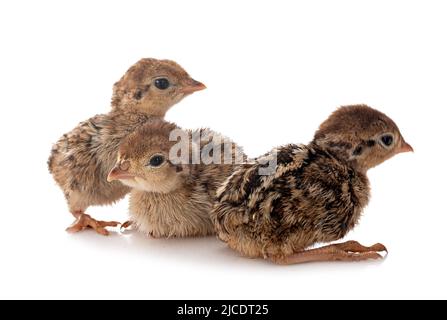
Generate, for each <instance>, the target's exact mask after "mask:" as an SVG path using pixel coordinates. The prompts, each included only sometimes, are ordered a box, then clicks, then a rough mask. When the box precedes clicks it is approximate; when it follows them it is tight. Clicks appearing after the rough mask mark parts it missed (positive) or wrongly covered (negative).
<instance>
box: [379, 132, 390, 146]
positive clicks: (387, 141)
mask: <svg viewBox="0 0 447 320" xmlns="http://www.w3.org/2000/svg"><path fill="white" fill-rule="evenodd" d="M380 140H382V143H383V144H384V145H386V146H387V147H389V146H391V145H392V144H393V136H392V135H390V134H385V135H383V136H382V137H381V138H380Z"/></svg>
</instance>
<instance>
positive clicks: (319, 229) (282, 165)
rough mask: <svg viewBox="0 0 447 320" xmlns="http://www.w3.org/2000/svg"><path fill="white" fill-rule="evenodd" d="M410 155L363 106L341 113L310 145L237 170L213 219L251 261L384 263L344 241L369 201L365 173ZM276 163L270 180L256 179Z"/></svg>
mask: <svg viewBox="0 0 447 320" xmlns="http://www.w3.org/2000/svg"><path fill="white" fill-rule="evenodd" d="M407 151H413V149H412V148H411V146H410V145H409V144H408V143H406V142H405V140H404V139H403V137H402V135H401V133H400V131H399V129H398V127H397V126H396V124H395V123H394V122H393V121H392V120H391V119H390V118H388V117H387V116H386V115H385V114H383V113H381V112H379V111H377V110H374V109H372V108H370V107H368V106H366V105H354V106H345V107H341V108H340V109H338V110H337V111H335V112H334V113H333V114H332V115H331V116H330V117H329V118H328V119H327V120H326V121H325V122H323V123H322V124H321V126H320V128H319V130H318V131H317V132H316V134H315V137H314V139H313V141H312V142H310V143H309V144H308V145H296V144H290V145H286V146H283V147H279V148H278V149H276V150H273V151H272V152H270V153H268V154H266V155H265V156H263V157H260V158H258V159H257V160H256V161H255V162H254V163H252V164H244V165H242V166H240V167H239V168H237V169H236V170H235V172H234V173H233V174H232V175H231V177H230V178H228V180H227V181H226V182H225V183H224V184H223V185H222V187H220V188H219V190H218V192H217V199H218V200H217V202H216V205H215V207H214V209H213V212H212V219H213V222H214V223H215V226H216V230H217V233H218V236H219V237H220V239H222V240H223V241H225V242H227V244H228V245H229V246H230V247H231V248H233V249H235V250H237V251H239V252H240V253H242V254H243V255H245V256H248V257H253V258H254V257H264V258H266V259H270V260H272V261H273V262H276V263H280V264H294V263H302V262H309V261H327V260H345V261H352V260H365V259H370V258H371V259H377V258H381V255H380V254H378V252H380V251H386V248H385V247H384V246H383V245H381V244H376V245H374V246H371V247H365V246H362V245H360V244H359V243H358V242H355V241H348V242H345V243H341V244H332V245H328V246H325V247H321V248H317V249H312V250H305V249H306V248H307V247H309V246H311V245H313V244H315V243H318V242H323V243H324V242H330V241H335V240H338V239H341V238H343V237H344V236H345V235H346V233H347V232H348V231H350V230H351V229H352V228H353V227H354V226H355V225H356V223H357V222H358V220H359V218H360V214H361V212H362V209H363V208H364V207H365V206H366V204H367V203H368V199H369V182H368V178H367V176H366V173H367V171H368V169H370V168H372V167H375V166H377V165H378V164H380V163H382V162H384V161H385V160H387V159H389V158H391V157H392V156H394V155H396V154H398V153H401V152H407ZM275 159H276V161H277V165H276V168H275V169H274V170H273V173H272V174H271V175H259V169H263V168H265V166H266V163H272V161H274V160H275Z"/></svg>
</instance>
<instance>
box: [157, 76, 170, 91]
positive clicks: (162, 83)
mask: <svg viewBox="0 0 447 320" xmlns="http://www.w3.org/2000/svg"><path fill="white" fill-rule="evenodd" d="M154 85H155V86H156V87H157V88H158V89H160V90H166V89H167V88H169V85H170V83H169V80H168V79H166V78H158V79H155V81H154Z"/></svg>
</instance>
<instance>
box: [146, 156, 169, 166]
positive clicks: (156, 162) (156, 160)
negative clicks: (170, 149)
mask: <svg viewBox="0 0 447 320" xmlns="http://www.w3.org/2000/svg"><path fill="white" fill-rule="evenodd" d="M164 161H165V158H164V157H163V156H160V155H156V156H153V157H152V158H150V159H149V165H150V166H151V167H159V166H161V165H162V164H163V162H164Z"/></svg>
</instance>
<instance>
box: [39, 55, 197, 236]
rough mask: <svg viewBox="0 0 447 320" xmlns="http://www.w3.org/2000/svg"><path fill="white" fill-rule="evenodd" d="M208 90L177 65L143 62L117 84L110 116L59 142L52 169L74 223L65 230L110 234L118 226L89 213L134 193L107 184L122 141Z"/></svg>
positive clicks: (94, 120)
mask: <svg viewBox="0 0 447 320" xmlns="http://www.w3.org/2000/svg"><path fill="white" fill-rule="evenodd" d="M204 88H205V86H204V85H203V84H202V83H200V82H197V81H195V80H193V79H192V78H191V77H190V76H189V75H188V74H187V73H186V71H185V70H183V68H182V67H180V66H179V65H178V64H177V63H175V62H173V61H170V60H156V59H142V60H140V61H138V62H137V63H136V64H135V65H133V66H132V67H131V68H130V69H129V70H128V71H127V72H126V74H125V75H124V76H123V77H122V78H121V79H120V80H119V81H118V82H117V83H115V85H114V87H113V98H112V110H111V111H110V112H109V113H107V114H100V115H96V116H94V117H92V118H90V119H88V120H86V121H84V122H81V123H80V124H79V125H78V126H77V127H76V128H74V129H73V130H72V131H70V132H69V133H66V134H64V135H63V136H62V137H61V138H60V139H59V141H58V142H57V143H56V144H55V145H54V146H53V149H52V151H51V155H50V158H49V160H48V167H49V170H50V172H51V173H52V175H53V177H54V179H55V180H56V182H57V183H58V184H59V186H60V187H61V189H62V191H63V192H64V195H65V198H66V200H67V202H68V207H69V210H70V212H71V213H72V214H73V216H74V217H75V218H76V221H75V222H74V223H73V224H72V225H71V226H70V227H69V228H68V229H67V231H69V232H77V231H80V230H82V229H84V228H88V227H90V228H93V229H95V230H96V231H97V232H98V233H100V234H103V235H107V234H108V231H107V230H106V229H105V227H106V226H116V225H118V222H115V221H111V222H105V221H96V220H95V219H93V218H92V217H90V216H89V215H87V214H85V210H86V209H87V208H88V207H89V206H91V205H105V204H111V203H113V202H115V201H117V200H119V199H121V198H123V197H124V196H125V195H126V194H127V193H128V192H129V191H130V189H129V188H128V187H127V186H124V185H122V184H121V183H118V182H115V183H108V182H107V174H108V173H109V171H110V169H111V168H112V167H113V165H114V163H115V161H116V155H117V152H118V147H119V144H120V143H121V140H122V139H123V138H124V137H126V136H127V135H128V134H129V133H131V132H133V131H134V130H135V129H136V128H137V127H138V126H141V125H142V124H144V123H145V122H146V121H147V120H148V119H149V118H151V117H160V118H163V117H164V115H165V113H166V112H167V111H168V110H169V109H170V108H171V107H172V106H173V105H174V104H176V103H177V102H179V101H180V100H182V99H183V98H184V97H185V96H187V95H189V94H191V93H193V92H195V91H198V90H202V89H204Z"/></svg>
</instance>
